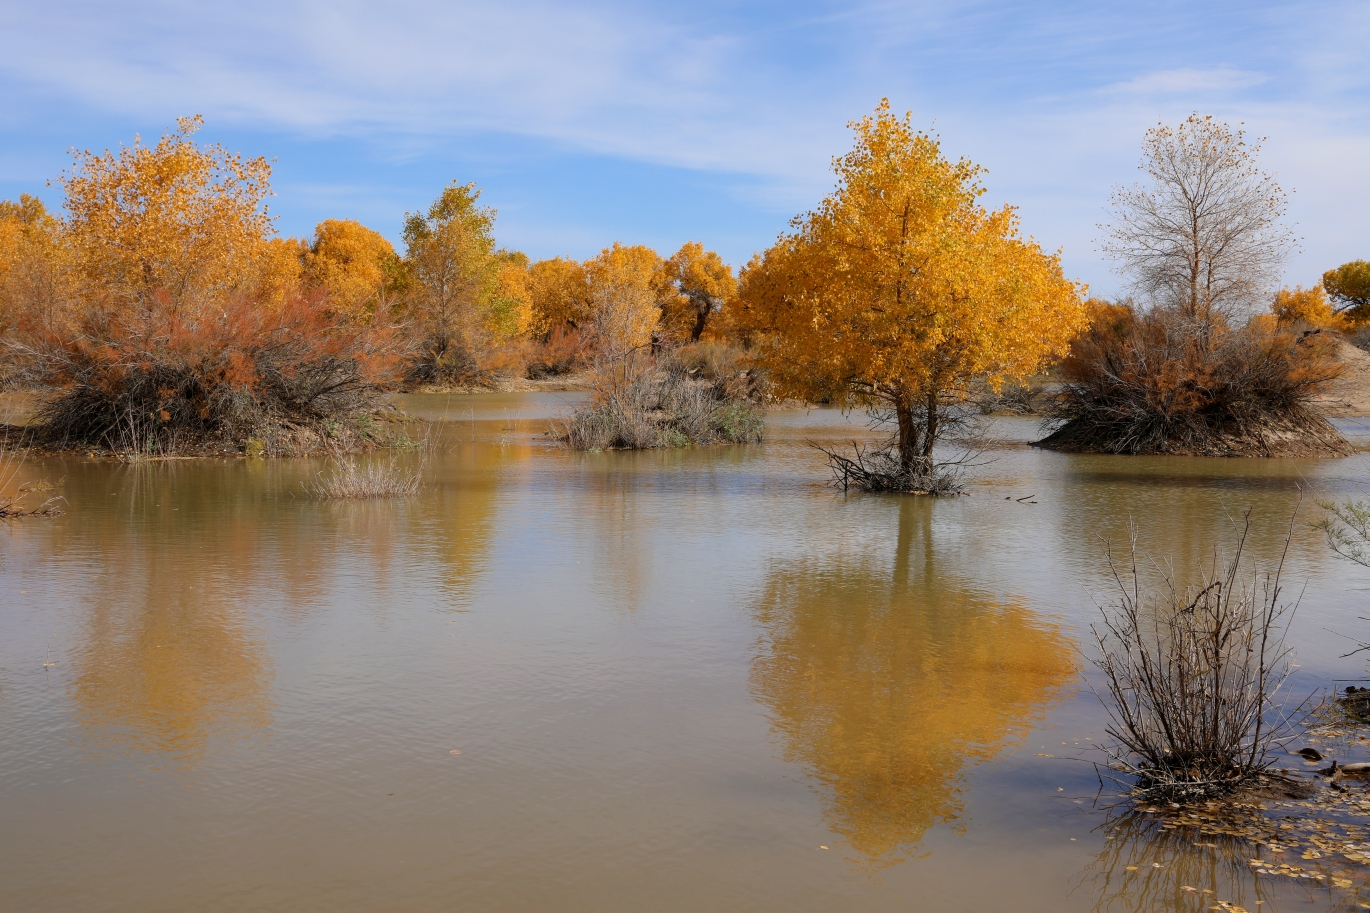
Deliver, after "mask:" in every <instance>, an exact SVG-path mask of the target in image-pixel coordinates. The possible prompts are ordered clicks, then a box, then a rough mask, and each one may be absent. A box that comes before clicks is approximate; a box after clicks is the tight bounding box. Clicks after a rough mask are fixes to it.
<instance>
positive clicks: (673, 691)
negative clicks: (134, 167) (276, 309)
mask: <svg viewBox="0 0 1370 913" xmlns="http://www.w3.org/2000/svg"><path fill="white" fill-rule="evenodd" d="M572 399H574V397H573V396H568V395H506V396H493V395H491V396H451V397H448V396H416V397H409V398H406V400H405V402H404V404H403V405H404V407H405V408H406V409H408V410H409V411H410V412H412V413H414V414H418V415H423V416H426V417H429V418H433V419H438V420H442V424H441V425H440V431H439V432H437V433H435V434H434V442H435V444H436V445H437V446H436V449H435V452H433V453H430V454H428V455H427V456H423V455H411V456H403V457H401V458H400V459H401V460H413V461H415V462H416V463H422V469H423V476H424V489H423V493H422V495H421V496H420V497H418V498H416V499H414V500H411V501H407V502H402V503H399V502H351V503H322V502H318V501H314V500H311V499H309V498H308V497H306V496H305V495H304V493H303V485H304V484H305V483H306V482H308V481H309V480H310V479H311V478H313V477H314V475H315V474H316V473H318V472H321V471H327V464H326V463H324V462H321V461H307V460H298V461H294V460H279V461H260V460H256V461H249V460H223V461H217V460H214V461H176V462H164V463H143V464H128V465H121V464H117V463H106V462H95V461H90V460H83V459H76V458H72V459H45V460H41V461H34V462H31V463H28V464H25V465H24V466H23V467H22V469H21V473H20V476H21V477H22V478H23V479H24V480H39V479H42V480H48V481H50V482H53V483H57V484H59V486H60V488H59V491H60V493H61V495H62V496H63V497H65V499H66V504H65V507H66V513H65V514H64V515H63V516H61V517H58V518H55V519H31V520H24V521H20V522H15V523H11V524H9V525H7V526H4V527H0V910H6V911H8V910H38V909H50V910H81V911H138V913H157V911H185V910H196V911H241V910H273V911H274V910H281V911H286V910H288V911H313V910H319V911H328V913H348V911H374V910H386V911H430V910H431V911H450V910H471V911H486V910H488V911H506V910H508V911H525V910H557V911H597V913H599V911H638V910H653V911H705V910H718V911H750V910H756V911H831V910H863V911H884V910H899V911H907V910H919V911H941V910H992V909H1011V910H1015V911H1053V913H1057V911H1075V910H1079V911H1088V910H1110V911H1129V913H1143V911H1155V910H1162V911H1166V910H1177V911H1180V910H1183V911H1191V910H1202V909H1231V908H1232V907H1218V906H1216V904H1217V902H1218V901H1219V900H1221V901H1226V902H1227V903H1229V904H1235V905H1240V906H1241V907H1242V908H1244V909H1246V910H1249V911H1251V910H1257V909H1259V910H1262V911H1266V913H1270V911H1276V910H1329V909H1355V908H1357V904H1361V903H1366V904H1370V890H1364V889H1362V888H1361V887H1360V885H1359V882H1357V883H1356V884H1353V885H1352V886H1351V887H1349V888H1347V887H1340V888H1336V889H1333V888H1332V887H1331V886H1330V884H1327V883H1324V882H1315V881H1313V880H1311V879H1305V880H1297V879H1289V878H1283V879H1280V878H1274V877H1269V876H1260V875H1257V874H1254V873H1252V871H1251V870H1250V867H1249V866H1246V865H1245V863H1246V861H1247V860H1246V859H1245V858H1244V857H1243V856H1242V853H1243V852H1245V850H1243V849H1242V848H1241V847H1240V846H1237V847H1235V848H1234V847H1233V846H1229V845H1227V844H1224V845H1223V846H1217V845H1213V846H1210V847H1201V846H1194V845H1193V843H1192V842H1184V841H1181V842H1180V843H1176V841H1175V840H1173V839H1170V837H1168V836H1166V834H1163V833H1162V832H1160V831H1155V832H1152V831H1147V830H1146V829H1145V828H1143V829H1142V830H1141V831H1126V829H1121V830H1120V828H1119V827H1118V826H1117V825H1116V823H1114V824H1111V823H1110V822H1111V821H1112V819H1111V817H1110V813H1109V812H1107V811H1106V810H1104V809H1102V808H1101V807H1100V804H1101V803H1107V802H1108V801H1109V798H1108V797H1109V796H1111V795H1112V794H1113V793H1115V792H1116V789H1106V790H1104V797H1103V798H1102V799H1100V798H1099V793H1100V787H1099V783H1098V781H1097V779H1096V775H1095V769H1094V767H1093V765H1092V763H1090V762H1091V761H1093V760H1095V759H1096V758H1097V755H1096V754H1095V753H1094V751H1093V750H1092V746H1093V745H1095V744H1097V743H1098V742H1099V741H1100V740H1101V739H1102V738H1103V737H1104V727H1105V725H1106V719H1105V716H1104V713H1103V711H1102V710H1101V708H1100V705H1099V702H1098V700H1097V698H1096V697H1095V696H1094V695H1093V694H1092V693H1091V691H1090V690H1089V687H1088V684H1087V679H1086V677H1085V676H1084V671H1085V670H1087V668H1088V667H1087V665H1086V664H1085V663H1084V661H1083V659H1082V655H1083V654H1082V652H1081V651H1085V653H1086V654H1087V653H1088V650H1089V630H1088V627H1089V625H1090V623H1091V622H1092V621H1094V620H1095V618H1096V617H1097V612H1098V610H1097V608H1096V607H1095V604H1094V601H1093V600H1096V599H1097V600H1100V601H1104V602H1106V601H1107V600H1108V599H1109V598H1110V586H1111V583H1110V578H1109V573H1108V563H1107V559H1106V554H1105V540H1106V539H1108V538H1111V539H1112V540H1113V541H1114V543H1115V544H1116V543H1118V542H1120V541H1122V540H1124V539H1125V538H1126V535H1127V527H1128V523H1129V520H1131V521H1135V523H1136V524H1137V528H1138V534H1139V536H1140V542H1141V548H1142V549H1143V550H1145V551H1146V552H1148V553H1149V554H1151V555H1152V556H1154V557H1156V558H1158V559H1171V560H1173V562H1174V564H1175V566H1176V570H1177V573H1180V574H1181V575H1182V576H1183V575H1185V574H1188V573H1189V572H1190V571H1191V570H1192V569H1193V568H1194V567H1195V566H1196V564H1197V563H1198V562H1199V561H1200V560H1202V559H1203V558H1204V557H1206V556H1208V555H1210V554H1211V549H1212V548H1213V546H1214V544H1215V543H1217V544H1220V545H1224V546H1230V545H1231V543H1232V541H1233V539H1234V535H1235V533H1234V520H1239V519H1240V517H1241V515H1242V513H1243V512H1244V511H1247V510H1248V509H1249V510H1250V511H1251V517H1252V532H1251V537H1250V541H1249V544H1248V552H1249V554H1250V556H1252V557H1253V558H1255V559H1257V560H1258V561H1260V562H1269V561H1272V560H1274V559H1275V558H1277V557H1278V555H1279V552H1280V550H1281V548H1282V544H1283V541H1284V537H1285V535H1286V532H1287V531H1288V530H1289V529H1290V528H1291V527H1290V523H1291V516H1292V515H1293V512H1294V511H1295V509H1296V508H1297V510H1298V514H1297V516H1296V517H1294V519H1293V525H1292V531H1293V542H1292V546H1291V548H1290V555H1289V559H1288V564H1287V567H1286V580H1287V582H1288V585H1289V590H1288V592H1289V593H1290V594H1291V598H1297V597H1298V596H1299V595H1300V593H1301V594H1302V601H1301V605H1300V607H1299V610H1298V613H1297V616H1296V617H1295V619H1294V622H1293V625H1292V628H1291V631H1290V641H1291V643H1292V644H1293V645H1294V647H1295V648H1296V650H1297V662H1298V663H1299V664H1300V666H1299V668H1298V670H1297V671H1296V673H1295V675H1294V677H1293V679H1292V686H1293V690H1294V691H1295V692H1300V693H1303V692H1309V691H1313V690H1316V689H1318V688H1320V687H1324V686H1326V685H1328V684H1329V683H1331V682H1333V681H1334V680H1344V679H1359V678H1363V677H1365V666H1366V664H1365V662H1364V661H1363V660H1364V657H1350V658H1344V657H1343V656H1342V654H1344V653H1346V652H1347V651H1348V650H1349V649H1350V648H1351V646H1353V644H1352V642H1351V641H1349V640H1347V639H1346V636H1351V637H1354V636H1361V637H1365V635H1366V634H1370V621H1365V620H1364V619H1363V618H1362V616H1364V615H1370V612H1368V611H1367V609H1370V605H1368V603H1370V571H1367V570H1365V569H1362V568H1359V567H1357V566H1354V565H1351V564H1349V563H1347V562H1344V561H1338V560H1336V559H1334V557H1333V556H1332V555H1331V554H1330V553H1329V552H1328V551H1327V549H1326V547H1325V545H1324V543H1323V542H1322V540H1321V538H1320V534H1319V533H1317V532H1316V531H1314V530H1312V529H1310V528H1309V526H1308V523H1309V522H1311V521H1312V520H1314V519H1316V518H1317V516H1318V515H1319V511H1318V508H1317V506H1316V504H1315V503H1314V502H1315V500H1316V499H1317V498H1327V497H1342V496H1348V495H1356V494H1359V493H1361V487H1360V486H1361V483H1362V480H1364V479H1365V478H1366V477H1367V476H1370V460H1368V459H1367V456H1366V455H1365V454H1360V455H1358V456H1355V457H1351V458H1348V459H1345V460H1337V461H1320V462H1314V461H1259V460H1250V461H1245V460H1199V459H1178V458H1130V457H1081V456H1067V455H1061V454H1055V453H1047V452H1041V451H1037V450H1033V449H1030V448H1027V447H1024V446H1021V445H1020V444H1014V443H1012V442H1014V441H1026V440H1030V439H1032V438H1033V437H1034V436H1035V433H1036V431H1037V427H1036V423H1035V422H1034V421H1030V420H1000V421H999V422H998V424H997V425H996V427H995V429H994V435H995V436H996V437H997V438H999V439H1001V440H1003V441H1006V442H1009V443H1006V444H1004V445H1003V446H1000V447H997V448H995V449H993V450H991V451H990V452H989V453H988V454H987V457H988V458H989V459H990V462H988V463H987V464H985V465H983V466H980V467H978V468H976V469H974V470H973V471H972V477H973V487H972V492H973V494H972V495H971V496H970V497H964V498H957V499H946V500H932V499H926V498H915V497H891V496H881V497H859V496H851V497H844V496H843V495H842V494H840V493H837V492H834V491H833V490H831V489H829V488H826V487H824V484H823V482H824V480H825V475H826V470H825V469H824V467H823V464H822V460H821V458H819V456H818V455H817V454H816V452H815V451H813V450H812V449H811V448H809V447H808V446H807V445H806V442H807V441H809V440H822V441H830V442H831V441H839V440H851V439H859V438H862V437H864V436H865V435H866V431H865V429H864V427H863V425H862V423H861V422H860V421H859V420H852V421H848V420H847V419H844V418H843V417H842V416H841V415H840V414H839V413H836V412H833V411H831V410H812V411H802V410H795V411H783V412H775V413H772V415H771V417H770V423H769V427H770V430H769V439H768V441H767V443H765V444H763V445H759V446H751V447H738V448H705V449H691V450H678V451H667V452H650V453H598V454H577V453H569V452H566V451H563V450H559V449H557V448H555V447H553V446H551V445H550V444H549V443H548V441H547V439H546V437H545V436H544V431H545V430H546V428H547V424H548V422H549V421H550V420H553V419H555V417H556V416H557V415H558V414H560V413H561V412H564V410H565V409H566V408H567V403H568V402H569V401H571V400H572ZM1342 426H1343V428H1344V429H1345V430H1346V431H1347V432H1348V433H1349V434H1351V435H1352V436H1353V437H1355V438H1356V439H1358V440H1360V441H1362V442H1370V433H1367V429H1366V427H1365V426H1364V425H1362V424H1360V423H1357V422H1344V423H1343V425H1342ZM1301 490H1302V491H1303V492H1304V494H1303V495H1302V502H1301V504H1300V497H1301V495H1300V491H1301ZM458 752H459V753H458ZM1289 765H1290V766H1291V767H1297V768H1300V769H1301V762H1299V761H1298V759H1297V758H1293V759H1291V760H1290V761H1289ZM1166 833H1167V834H1168V832H1166ZM1166 840H1169V842H1164V841H1166ZM1224 854H1226V855H1224ZM1234 854H1235V856H1234ZM1234 860H1235V861H1234ZM1129 867H1131V868H1129ZM1366 873H1367V878H1370V868H1366ZM1189 889H1193V890H1189ZM1205 890H1207V891H1213V892H1214V893H1211V894H1203V893H1199V892H1201V891H1205Z"/></svg>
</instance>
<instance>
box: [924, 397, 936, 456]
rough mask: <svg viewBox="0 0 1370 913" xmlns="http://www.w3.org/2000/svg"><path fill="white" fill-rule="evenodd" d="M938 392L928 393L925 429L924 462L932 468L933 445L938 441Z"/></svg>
mask: <svg viewBox="0 0 1370 913" xmlns="http://www.w3.org/2000/svg"><path fill="white" fill-rule="evenodd" d="M937 418H938V416H937V394H936V393H933V392H929V393H928V415H927V420H928V424H927V428H925V429H924V431H923V464H924V465H925V466H926V467H927V468H928V469H932V446H933V445H934V444H936V443H937Z"/></svg>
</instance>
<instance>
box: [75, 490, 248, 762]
mask: <svg viewBox="0 0 1370 913" xmlns="http://www.w3.org/2000/svg"><path fill="white" fill-rule="evenodd" d="M102 481H103V482H104V483H105V485H94V486H91V487H90V489H88V490H87V491H86V492H85V495H86V496H85V497H83V498H82V501H83V503H86V504H98V503H99V502H97V501H96V497H98V496H99V494H100V493H104V494H105V495H106V496H107V497H109V498H110V499H111V500H116V499H117V502H119V503H117V505H111V506H112V507H113V508H114V509H112V510H94V509H92V510H89V511H88V512H87V515H86V517H85V518H84V519H83V522H82V523H81V524H70V525H69V529H70V531H71V532H70V533H69V537H68V540H69V541H68V542H67V543H66V546H67V547H68V548H73V549H76V550H79V551H81V552H84V553H85V554H86V555H87V556H88V558H87V560H88V561H89V562H91V565H92V566H91V567H90V573H91V577H90V585H89V588H88V589H87V591H86V592H87V596H86V600H87V602H88V604H89V605H88V610H87V614H86V623H85V626H84V632H83V634H84V637H83V642H82V643H81V644H80V645H78V646H77V647H76V648H75V650H74V651H73V662H74V666H75V677H74V682H73V697H74V700H75V703H76V708H77V709H76V714H77V718H78V719H79V720H80V722H81V724H82V726H83V727H84V728H85V729H86V731H87V732H88V733H89V734H90V735H92V736H93V737H95V740H96V744H97V746H99V747H100V748H103V749H107V750H108V749H112V750H116V751H128V750H134V751H149V752H165V753H167V754H168V755H170V756H171V759H172V760H174V761H176V762H179V763H194V762H196V761H198V760H200V759H201V758H203V756H204V755H205V753H206V750H207V748H208V746H209V743H210V740H211V738H213V737H215V736H219V735H242V734H246V733H251V732H254V731H259V730H261V729H263V728H265V727H266V726H268V725H270V723H271V700H270V686H271V672H270V665H269V663H268V660H267V657H266V653H265V650H264V648H263V646H262V645H261V643H260V642H259V641H258V640H257V639H256V638H255V637H254V636H253V635H252V632H251V626H250V624H249V621H248V619H247V617H246V603H247V601H248V599H249V598H250V593H251V587H252V585H253V584H254V582H255V581H254V572H255V571H256V570H258V569H259V566H260V564H261V562H260V560H259V552H260V549H261V546H260V537H259V533H260V529H259V527H258V525H257V524H256V523H254V522H252V521H251V520H250V519H247V518H245V517H244V516H242V515H240V514H239V513H238V512H236V511H232V510H228V511H225V512H224V513H223V514H219V515H217V516H215V515H209V516H206V517H203V518H198V519H197V510H196V507H197V505H196V497H195V494H194V492H195V487H196V486H195V481H196V474H195V473H193V472H178V471H175V470H173V469H169V468H166V467H136V468H134V469H132V470H130V471H129V472H127V473H122V474H119V475H116V476H114V477H113V478H110V477H108V476H106V477H104V479H103V480H102ZM109 485H116V486H117V487H116V488H115V491H114V492H113V493H109V492H102V491H101V490H102V489H103V488H105V487H106V486H109ZM130 501H131V502H132V506H133V510H132V511H131V512H130V511H129V510H128V505H129V503H130ZM211 527H212V531H211Z"/></svg>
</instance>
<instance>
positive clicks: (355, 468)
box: [305, 460, 422, 500]
mask: <svg viewBox="0 0 1370 913" xmlns="http://www.w3.org/2000/svg"><path fill="white" fill-rule="evenodd" d="M421 479H422V471H421V470H419V469H411V470H406V469H401V468H400V467H399V466H398V465H396V463H395V461H394V460H391V461H390V462H388V463H370V464H368V465H366V466H361V465H359V464H357V463H356V462H354V461H344V460H339V461H337V462H335V463H334V464H333V470H332V472H331V473H329V474H328V475H324V474H323V473H322V472H321V473H319V474H318V476H317V477H316V479H315V480H314V482H313V483H311V484H309V485H306V486H305V489H306V491H308V492H309V494H310V495H311V496H313V497H315V498H319V499H321V500H360V499H370V498H412V497H413V496H414V495H416V494H418V493H419V484H420V481H421Z"/></svg>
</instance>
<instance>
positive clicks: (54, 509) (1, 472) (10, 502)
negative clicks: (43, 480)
mask: <svg viewBox="0 0 1370 913" xmlns="http://www.w3.org/2000/svg"><path fill="white" fill-rule="evenodd" d="M21 465H22V464H21V462H20V459H19V457H18V455H17V454H16V453H15V452H14V451H12V450H10V449H8V448H7V447H6V446H5V445H4V442H3V441H0V520H14V519H18V518H19V517H56V516H58V515H60V514H61V513H62V509H61V506H60V505H61V502H62V497H61V496H60V495H56V496H53V497H50V498H48V499H46V500H45V501H43V502H42V503H41V504H38V505H36V506H33V507H29V506H26V505H24V504H23V501H24V499H25V498H26V497H28V495H30V494H32V493H34V492H36V491H43V490H47V489H50V488H51V486H37V485H34V486H29V485H24V484H23V483H21V482H20V481H19V467H20V466H21Z"/></svg>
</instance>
